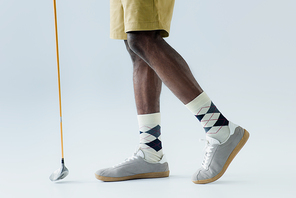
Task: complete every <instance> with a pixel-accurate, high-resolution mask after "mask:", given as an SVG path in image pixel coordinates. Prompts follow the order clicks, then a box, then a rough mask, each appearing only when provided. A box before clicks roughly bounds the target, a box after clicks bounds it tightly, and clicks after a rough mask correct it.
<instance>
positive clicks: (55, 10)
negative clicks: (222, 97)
mask: <svg viewBox="0 0 296 198" xmlns="http://www.w3.org/2000/svg"><path fill="white" fill-rule="evenodd" d="M53 8H54V22H55V37H56V53H57V67H58V68H57V69H58V86H59V106H60V130H61V149H62V161H64V145H63V124H62V97H61V80H60V60H59V42H58V25H57V23H58V22H57V9H56V0H53Z"/></svg>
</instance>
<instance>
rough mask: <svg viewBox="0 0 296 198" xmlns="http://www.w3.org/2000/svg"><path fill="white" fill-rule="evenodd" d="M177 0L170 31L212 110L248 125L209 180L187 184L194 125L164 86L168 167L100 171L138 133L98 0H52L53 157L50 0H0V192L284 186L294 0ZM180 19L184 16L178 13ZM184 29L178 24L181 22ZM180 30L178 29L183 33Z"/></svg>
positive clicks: (291, 109) (121, 63) (121, 60)
mask: <svg viewBox="0 0 296 198" xmlns="http://www.w3.org/2000/svg"><path fill="white" fill-rule="evenodd" d="M182 2H183V1H176V6H175V12H174V17H173V22H172V29H171V37H170V38H168V39H167V41H168V43H170V44H171V45H172V46H173V47H174V48H175V49H176V50H178V52H180V54H181V55H182V56H183V57H184V58H185V59H186V61H187V62H188V64H189V65H190V67H191V68H192V72H193V74H194V75H195V77H196V78H197V80H198V82H199V83H200V85H201V86H202V87H203V89H204V90H205V91H206V92H207V94H208V95H209V96H210V97H211V99H212V100H213V102H214V103H215V104H216V105H217V107H218V108H219V109H220V110H221V111H222V112H223V114H224V115H225V116H226V117H227V118H228V119H230V120H231V121H233V122H234V123H237V124H240V125H241V126H243V127H245V128H246V129H247V130H248V131H249V132H250V134H251V136H250V139H249V142H248V143H247V144H246V146H245V148H243V149H242V151H241V152H240V153H239V154H238V156H237V157H236V158H235V159H234V161H233V162H232V164H231V165H230V167H229V169H228V170H227V172H226V173H225V175H224V176H223V177H222V178H221V179H220V180H218V181H217V182H214V183H211V184H208V185H196V184H193V183H192V182H191V175H192V174H193V173H194V172H195V170H196V169H197V168H198V167H199V166H200V163H201V160H202V154H203V148H204V145H203V144H204V143H203V142H200V141H199V139H200V138H204V131H203V129H202V128H201V126H200V124H199V123H198V121H197V120H196V118H195V117H194V116H193V115H191V113H190V112H189V111H188V110H187V109H186V108H185V107H184V105H183V104H182V103H181V102H179V101H178V100H177V99H176V98H175V97H174V95H173V94H172V93H171V92H170V91H169V90H168V89H167V88H166V87H165V86H164V87H163V92H162V95H161V112H162V142H163V148H164V152H165V153H166V154H167V157H168V161H169V165H170V170H171V176H170V177H169V178H164V179H149V180H134V181H126V182H117V183H104V182H101V181H98V180H96V179H95V177H94V172H95V171H96V170H97V169H100V168H104V167H108V166H112V165H114V164H117V163H119V162H121V161H122V160H124V159H125V158H127V157H129V156H131V154H132V153H133V151H134V150H135V148H136V146H137V143H138V138H139V137H138V127H137V120H136V109H135V106H134V99H133V89H132V66H131V61H130V58H129V57H128V54H127V52H126V51H125V48H124V45H123V42H122V41H113V40H111V39H108V36H109V20H108V18H109V2H108V1H104V2H101V1H92V0H86V1H76V0H75V1H73V0H71V1H70V0H65V1H58V11H59V36H60V62H61V76H62V93H63V94H62V99H63V124H64V142H65V147H64V150H65V161H66V165H67V167H68V168H69V170H70V174H69V176H68V177H67V178H65V179H64V180H62V181H60V182H57V183H53V182H51V181H50V180H49V179H48V177H49V175H50V174H51V173H52V172H53V171H54V170H56V169H58V168H59V166H60V158H61V157H60V136H59V111H58V95H57V94H58V91H57V77H56V76H57V74H56V59H55V44H54V29H53V27H54V26H53V24H54V23H53V12H52V2H51V1H39V0H28V1H21V2H20V1H16V0H11V1H1V2H0V16H1V17H0V24H1V25H0V197H1V198H2V197H5V198H18V197H30V198H37V197H38V198H39V197H42V198H47V197H54V198H59V197H73V198H75V197H139V196H141V197H151V196H159V197H160V196H162V197H182V196H186V197H198V196H201V197H206V198H211V197H221V198H222V197H227V198H229V197H248V198H249V197H254V198H257V197H258V198H259V197H260V198H261V197H287V198H289V197H294V196H295V193H296V190H295V184H296V182H295V180H294V177H296V154H295V151H296V144H295V139H296V133H295V127H294V123H295V118H296V117H295V112H296V105H295V99H296V92H295V84H296V80H295V73H296V69H295V65H296V59H295V53H296V48H295V46H296V39H295V36H294V35H296V28H295V25H294V19H295V12H294V8H295V2H294V1H292V0H291V1H290V0H285V1H276V0H272V1H270V0H268V1H267V0H256V1H255V0H251V1H247V2H237V1H232V0H229V1H223V3H222V2H220V1H207V2H204V1H186V3H182ZM189 19H190V20H189ZM185 30H186V31H185ZM184 34H185V36H184Z"/></svg>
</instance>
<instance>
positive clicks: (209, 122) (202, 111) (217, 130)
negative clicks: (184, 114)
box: [185, 92, 229, 143]
mask: <svg viewBox="0 0 296 198" xmlns="http://www.w3.org/2000/svg"><path fill="white" fill-rule="evenodd" d="M185 106H186V107H187V108H188V109H189V110H190V111H191V112H192V113H193V114H194V115H195V116H196V118H197V119H198V120H199V121H200V123H201V125H202V126H203V128H204V130H205V132H206V135H208V136H210V137H212V138H215V139H217V140H219V141H220V142H221V143H223V142H224V141H225V140H227V138H228V137H229V127H228V123H229V121H228V120H227V119H226V118H225V117H224V116H223V115H222V113H221V112H220V111H219V110H218V109H217V107H216V106H215V105H214V103H213V102H212V101H211V100H210V98H209V97H208V95H207V94H206V93H205V92H203V93H201V94H200V95H199V96H197V97H196V98H195V99H194V100H192V101H191V102H189V103H188V104H186V105H185Z"/></svg>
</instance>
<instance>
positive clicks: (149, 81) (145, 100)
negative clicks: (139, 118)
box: [125, 41, 162, 115]
mask: <svg viewBox="0 0 296 198" xmlns="http://www.w3.org/2000/svg"><path fill="white" fill-rule="evenodd" d="M125 45H126V48H127V51H128V52H129V54H130V56H131V59H132V62H133V66H134V71H133V73H134V74H133V82H134V93H135V100H136V107H137V112H138V115H141V114H150V113H158V112H159V97H160V92H161V85H162V82H161V80H160V78H159V77H158V76H157V74H156V73H155V71H154V70H153V69H151V68H150V66H149V65H148V64H147V63H146V62H145V61H144V60H143V59H142V58H140V57H139V56H138V55H137V54H135V53H134V52H133V51H132V50H131V49H130V47H129V45H128V43H127V41H125Z"/></svg>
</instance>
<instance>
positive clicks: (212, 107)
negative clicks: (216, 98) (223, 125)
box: [207, 102, 220, 113]
mask: <svg viewBox="0 0 296 198" xmlns="http://www.w3.org/2000/svg"><path fill="white" fill-rule="evenodd" d="M207 113H220V111H219V110H218V109H217V107H216V106H215V105H214V103H213V102H211V107H210V108H209V110H208V112H207Z"/></svg>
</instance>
